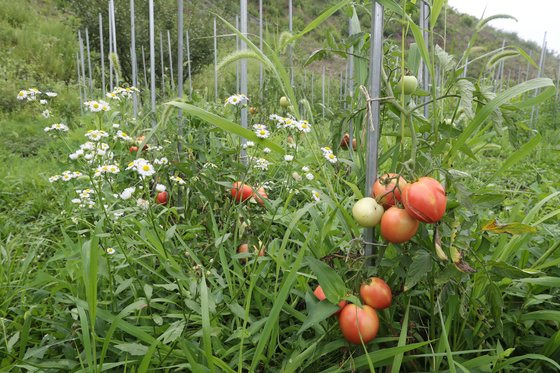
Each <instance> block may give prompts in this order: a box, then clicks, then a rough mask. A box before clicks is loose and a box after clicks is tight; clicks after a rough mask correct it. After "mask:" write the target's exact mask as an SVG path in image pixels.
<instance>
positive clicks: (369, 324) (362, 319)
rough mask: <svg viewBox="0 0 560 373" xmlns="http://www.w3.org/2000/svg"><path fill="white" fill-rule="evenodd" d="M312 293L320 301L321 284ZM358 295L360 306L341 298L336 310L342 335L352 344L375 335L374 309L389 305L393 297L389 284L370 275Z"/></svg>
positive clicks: (369, 340) (368, 340)
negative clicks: (360, 300) (361, 303)
mask: <svg viewBox="0 0 560 373" xmlns="http://www.w3.org/2000/svg"><path fill="white" fill-rule="evenodd" d="M313 294H315V296H316V297H317V299H319V300H320V301H323V300H324V299H326V296H325V293H324V292H323V289H322V288H321V286H317V288H316V289H315V291H314V292H313ZM360 297H361V298H362V302H363V303H364V304H363V305H362V307H359V306H357V305H355V304H348V303H347V302H346V301H345V300H341V301H340V302H339V303H338V307H339V309H338V311H337V312H336V315H338V324H339V326H340V330H341V332H342V335H343V336H344V338H346V340H347V341H348V342H350V343H354V344H361V343H362V341H363V342H364V343H368V342H371V341H372V340H373V339H374V338H375V337H376V336H377V331H378V330H379V317H377V311H376V310H382V309H385V308H387V307H389V306H390V305H391V301H392V298H393V297H392V294H391V288H390V287H389V285H387V283H386V282H385V281H383V280H382V279H380V278H378V277H372V278H370V279H369V281H367V282H365V283H363V284H362V285H361V286H360Z"/></svg>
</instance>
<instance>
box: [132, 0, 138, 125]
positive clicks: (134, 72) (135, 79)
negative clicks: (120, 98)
mask: <svg viewBox="0 0 560 373" xmlns="http://www.w3.org/2000/svg"><path fill="white" fill-rule="evenodd" d="M130 63H131V64H132V85H133V86H134V87H136V88H138V71H137V70H138V65H137V62H136V29H135V25H134V0H130ZM132 105H133V108H134V119H138V95H137V94H136V92H134V91H133V92H132Z"/></svg>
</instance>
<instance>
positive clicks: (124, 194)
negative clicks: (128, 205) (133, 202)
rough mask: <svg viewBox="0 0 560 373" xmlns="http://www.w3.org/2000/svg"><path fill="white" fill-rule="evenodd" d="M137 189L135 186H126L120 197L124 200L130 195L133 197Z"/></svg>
mask: <svg viewBox="0 0 560 373" xmlns="http://www.w3.org/2000/svg"><path fill="white" fill-rule="evenodd" d="M135 190H136V188H135V187H130V188H125V189H124V190H123V191H122V193H121V194H120V197H121V198H122V199H124V200H127V199H129V198H130V197H132V193H134V191H135Z"/></svg>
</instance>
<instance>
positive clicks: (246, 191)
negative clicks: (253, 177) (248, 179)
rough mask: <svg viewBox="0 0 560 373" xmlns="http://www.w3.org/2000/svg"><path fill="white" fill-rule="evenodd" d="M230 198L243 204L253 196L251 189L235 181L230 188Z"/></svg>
mask: <svg viewBox="0 0 560 373" xmlns="http://www.w3.org/2000/svg"><path fill="white" fill-rule="evenodd" d="M231 196H232V197H233V199H234V200H236V201H237V202H245V201H247V200H248V199H249V198H251V197H252V196H253V188H251V187H250V186H249V185H247V184H242V183H241V182H240V181H236V182H235V183H233V187H232V188H231Z"/></svg>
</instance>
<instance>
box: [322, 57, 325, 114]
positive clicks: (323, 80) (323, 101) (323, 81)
mask: <svg viewBox="0 0 560 373" xmlns="http://www.w3.org/2000/svg"><path fill="white" fill-rule="evenodd" d="M321 103H322V105H323V119H325V66H324V65H323V78H322V79H321Z"/></svg>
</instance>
